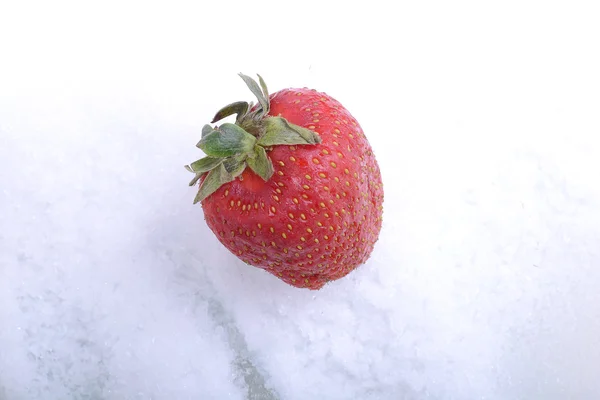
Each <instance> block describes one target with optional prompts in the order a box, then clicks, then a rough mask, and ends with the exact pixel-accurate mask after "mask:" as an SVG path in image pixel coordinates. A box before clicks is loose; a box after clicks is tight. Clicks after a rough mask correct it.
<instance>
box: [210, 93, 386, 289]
mask: <svg viewBox="0 0 600 400" xmlns="http://www.w3.org/2000/svg"><path fill="white" fill-rule="evenodd" d="M270 100H271V111H270V113H269V114H270V115H273V116H277V115H281V116H282V117H284V118H285V119H287V120H288V121H289V122H291V123H294V124H297V125H300V126H303V127H305V128H308V129H312V130H315V131H316V132H317V133H319V134H320V136H321V138H322V143H321V144H318V145H313V146H311V145H303V146H275V147H274V148H273V150H272V151H270V152H269V153H268V154H269V157H270V158H271V160H272V161H273V165H274V167H275V174H274V175H273V177H272V178H271V179H270V180H269V181H268V182H264V181H263V180H262V179H261V178H259V177H258V176H257V175H255V174H254V173H253V172H252V171H251V170H250V169H248V168H247V169H246V171H244V173H243V174H242V180H241V181H240V180H236V181H234V182H231V183H228V184H225V185H223V186H222V187H220V188H219V189H218V190H217V191H216V192H215V193H214V194H212V195H211V196H209V197H208V198H207V199H205V200H204V201H203V202H202V207H203V209H204V214H205V219H206V221H207V224H208V226H209V227H210V229H211V230H212V231H213V232H214V233H215V235H216V236H217V237H218V239H219V241H220V242H221V243H222V244H223V245H224V246H225V247H226V248H227V249H229V250H230V251H231V252H232V253H233V254H235V255H236V256H238V257H239V258H240V259H241V260H243V261H245V262H246V263H248V264H250V265H253V266H255V267H258V268H263V269H265V270H266V271H268V272H270V273H271V274H273V275H275V276H276V277H278V278H280V279H282V280H283V281H285V282H287V283H288V284H290V285H292V286H296V287H304V288H309V289H320V288H321V287H322V286H323V285H324V284H325V283H327V282H328V281H332V280H336V279H339V278H342V277H343V276H345V275H347V274H348V273H349V272H351V271H352V270H354V269H355V268H356V267H358V266H359V265H361V264H363V263H364V262H365V261H366V260H367V259H368V258H369V256H370V254H371V252H372V250H373V247H374V245H375V242H376V241H377V239H378V236H379V232H380V230H381V218H382V212H383V186H382V182H381V174H380V170H379V166H378V164H377V161H376V159H375V156H374V154H373V152H372V150H371V146H370V144H369V142H368V141H367V138H366V137H365V135H364V133H363V131H362V129H361V127H360V125H359V124H358V122H357V121H356V120H355V119H354V117H352V115H350V113H349V112H348V111H347V110H346V109H345V108H344V107H343V106H342V105H341V104H340V103H339V102H338V101H337V100H335V99H333V98H331V97H330V96H328V95H326V94H325V93H320V92H317V91H315V90H309V89H285V90H281V91H279V92H276V93H274V94H272V95H271V96H270ZM332 163H333V164H332ZM319 174H324V176H325V177H323V175H321V176H320V175H319ZM336 178H337V180H336ZM304 185H307V186H304Z"/></svg>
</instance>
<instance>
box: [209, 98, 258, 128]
mask: <svg viewBox="0 0 600 400" xmlns="http://www.w3.org/2000/svg"><path fill="white" fill-rule="evenodd" d="M248 106H249V104H248V102H246V101H236V102H235V103H231V104H228V105H226V106H225V107H223V108H221V109H220V110H219V111H217V113H216V114H215V117H214V118H213V120H212V121H211V123H213V124H214V123H215V122H217V121H220V120H222V119H223V118H226V117H229V116H230V115H233V114H237V120H240V118H241V117H243V116H244V115H245V114H246V112H248Z"/></svg>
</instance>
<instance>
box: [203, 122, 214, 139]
mask: <svg viewBox="0 0 600 400" xmlns="http://www.w3.org/2000/svg"><path fill="white" fill-rule="evenodd" d="M214 130H215V129H214V128H213V127H212V126H210V125H208V124H206V125H204V126H203V127H202V137H204V136H206V135H208V134H209V133H211V132H212V131H214Z"/></svg>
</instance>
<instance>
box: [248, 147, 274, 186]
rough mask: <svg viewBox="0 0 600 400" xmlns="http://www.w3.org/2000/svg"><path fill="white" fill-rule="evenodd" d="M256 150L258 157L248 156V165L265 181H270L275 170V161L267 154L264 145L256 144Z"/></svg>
mask: <svg viewBox="0 0 600 400" xmlns="http://www.w3.org/2000/svg"><path fill="white" fill-rule="evenodd" d="M254 151H255V152H256V153H255V154H256V157H254V158H247V159H246V163H248V166H249V167H250V168H251V169H252V171H254V172H255V173H256V175H258V176H260V177H261V178H262V179H263V180H264V181H268V180H269V179H270V178H271V176H273V172H275V171H274V170H273V163H272V162H271V159H270V158H269V157H268V156H267V152H266V150H265V149H264V147H261V146H254Z"/></svg>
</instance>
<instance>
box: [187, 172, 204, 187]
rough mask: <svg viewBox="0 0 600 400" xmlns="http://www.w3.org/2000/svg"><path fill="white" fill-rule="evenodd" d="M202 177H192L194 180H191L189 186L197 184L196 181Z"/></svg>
mask: <svg viewBox="0 0 600 400" xmlns="http://www.w3.org/2000/svg"><path fill="white" fill-rule="evenodd" d="M202 175H204V174H196V176H195V177H194V179H192V180H191V181H190V184H189V185H190V186H194V185H195V184H196V182H198V179H200V178H202Z"/></svg>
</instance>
